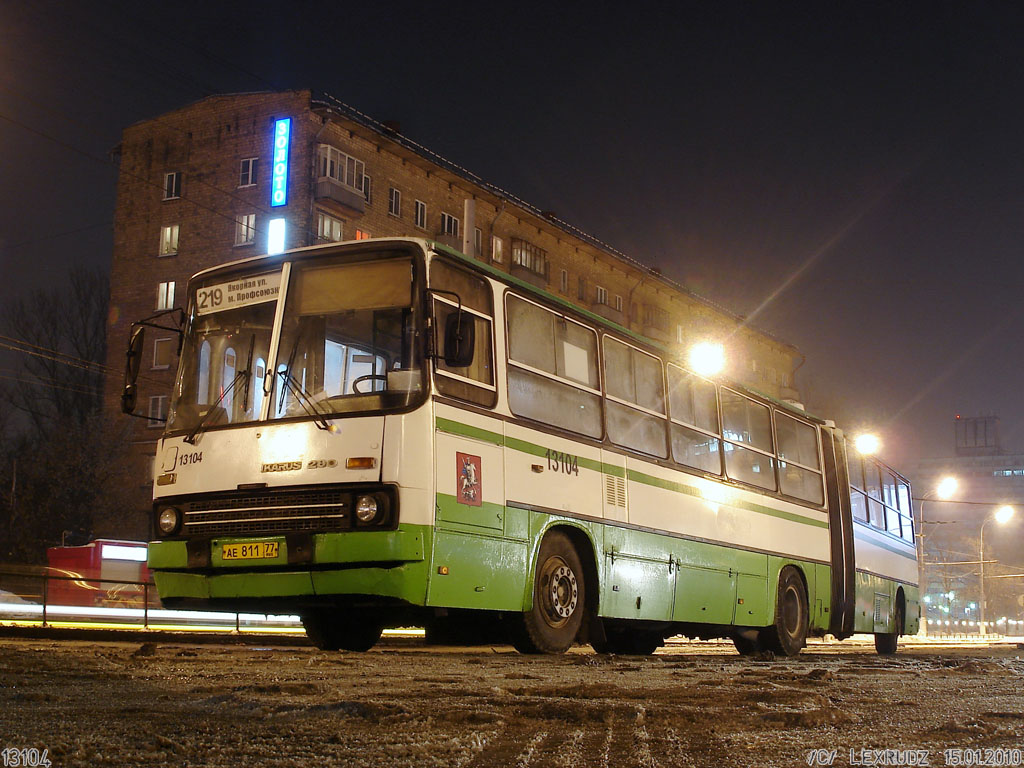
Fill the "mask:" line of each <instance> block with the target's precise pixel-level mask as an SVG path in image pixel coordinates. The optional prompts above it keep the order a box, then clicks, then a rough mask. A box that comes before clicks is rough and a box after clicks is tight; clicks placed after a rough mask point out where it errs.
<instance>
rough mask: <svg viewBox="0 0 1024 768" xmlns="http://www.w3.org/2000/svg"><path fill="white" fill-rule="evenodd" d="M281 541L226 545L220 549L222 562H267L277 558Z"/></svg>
mask: <svg viewBox="0 0 1024 768" xmlns="http://www.w3.org/2000/svg"><path fill="white" fill-rule="evenodd" d="M280 544H281V542H279V541H254V542H251V543H249V544H224V545H223V546H221V549H220V556H221V559H222V560H266V559H269V558H274V557H277V552H278V548H279V547H280Z"/></svg>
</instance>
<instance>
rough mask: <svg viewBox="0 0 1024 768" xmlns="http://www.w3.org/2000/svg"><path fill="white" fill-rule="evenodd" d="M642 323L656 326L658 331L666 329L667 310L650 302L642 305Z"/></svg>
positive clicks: (652, 326)
mask: <svg viewBox="0 0 1024 768" xmlns="http://www.w3.org/2000/svg"><path fill="white" fill-rule="evenodd" d="M644 325H647V326H650V327H651V328H657V329H658V330H659V331H664V330H667V329H668V312H666V311H665V310H664V309H662V308H661V307H655V306H654V305H652V304H646V305H644Z"/></svg>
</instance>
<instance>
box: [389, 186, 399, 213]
mask: <svg viewBox="0 0 1024 768" xmlns="http://www.w3.org/2000/svg"><path fill="white" fill-rule="evenodd" d="M388 213H390V214H391V215H392V216H398V217H399V218H401V216H402V193H401V192H400V191H398V190H397V189H395V188H394V187H391V188H390V189H388Z"/></svg>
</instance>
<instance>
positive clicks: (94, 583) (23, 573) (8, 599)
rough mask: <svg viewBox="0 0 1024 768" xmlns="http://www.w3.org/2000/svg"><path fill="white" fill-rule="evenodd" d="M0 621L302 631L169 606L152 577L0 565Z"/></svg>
mask: <svg viewBox="0 0 1024 768" xmlns="http://www.w3.org/2000/svg"><path fill="white" fill-rule="evenodd" d="M0 625H13V626H37V627H38V626H41V627H44V628H49V627H54V626H61V627H77V628H94V629H119V628H135V629H145V630H148V629H163V630H178V631H200V630H202V631H229V632H235V633H242V632H245V631H258V632H264V633H283V634H302V633H303V629H302V623H301V621H300V619H299V617H298V616H272V615H263V614H251V613H231V612H224V611H196V610H171V609H166V608H164V607H163V606H162V604H161V603H160V598H159V596H158V594H157V592H156V589H155V585H154V584H153V582H151V581H133V580H125V579H111V578H102V577H93V576H85V575H63V574H61V575H56V574H52V573H48V572H47V569H45V568H39V567H31V566H23V567H17V566H15V567H11V566H8V567H6V568H0Z"/></svg>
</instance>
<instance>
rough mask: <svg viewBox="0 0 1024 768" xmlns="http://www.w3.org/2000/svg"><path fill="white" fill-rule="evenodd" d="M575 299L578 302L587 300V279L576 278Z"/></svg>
mask: <svg viewBox="0 0 1024 768" xmlns="http://www.w3.org/2000/svg"><path fill="white" fill-rule="evenodd" d="M576 298H577V299H579V300H580V301H586V300H587V278H585V277H577V278H576Z"/></svg>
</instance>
